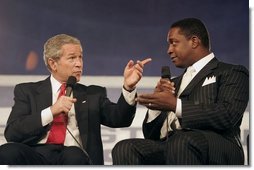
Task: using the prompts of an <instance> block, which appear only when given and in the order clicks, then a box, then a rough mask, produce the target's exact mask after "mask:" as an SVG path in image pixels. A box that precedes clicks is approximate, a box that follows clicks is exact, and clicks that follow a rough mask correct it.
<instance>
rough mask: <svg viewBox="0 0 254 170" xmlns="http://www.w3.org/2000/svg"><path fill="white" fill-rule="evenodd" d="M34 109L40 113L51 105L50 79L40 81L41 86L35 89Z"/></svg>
mask: <svg viewBox="0 0 254 170" xmlns="http://www.w3.org/2000/svg"><path fill="white" fill-rule="evenodd" d="M36 91H37V95H36V100H35V101H36V105H37V106H36V108H37V110H38V111H41V110H43V109H45V108H47V107H49V106H51V105H52V90H51V83H50V77H48V78H47V79H45V80H44V81H41V84H40V85H39V86H38V88H37V89H36Z"/></svg>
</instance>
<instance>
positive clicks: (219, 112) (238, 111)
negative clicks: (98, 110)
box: [143, 58, 249, 159]
mask: <svg viewBox="0 0 254 170" xmlns="http://www.w3.org/2000/svg"><path fill="white" fill-rule="evenodd" d="M182 76H183V75H181V76H179V77H176V78H175V79H173V82H175V86H176V93H177V92H178V90H179V87H180V83H181V79H182ZM208 78H210V80H212V79H213V80H215V81H210V82H209V81H208V80H207V79H208ZM205 81H206V82H208V84H204V82H205ZM179 98H180V99H181V100H182V118H180V119H179V121H180V124H181V127H182V128H183V129H190V130H199V131H200V132H202V133H203V134H204V136H205V137H206V139H207V140H208V145H209V157H210V159H218V157H220V156H221V155H217V154H218V153H219V152H218V150H219V148H220V147H228V146H227V143H225V142H224V141H227V142H231V143H234V144H235V146H236V147H237V146H239V147H240V148H241V143H240V139H239V138H240V125H241V122H242V117H243V114H244V111H245V109H246V107H247V104H248V101H249V73H248V70H247V69H246V68H244V67H243V66H240V65H231V64H226V63H223V62H219V61H218V60H217V59H216V58H214V59H212V60H211V61H210V62H209V63H208V64H207V65H206V66H205V67H204V68H203V69H201V70H200V72H199V73H198V74H197V75H196V76H195V77H194V78H193V80H192V81H191V82H190V83H189V84H188V86H187V87H186V88H185V90H184V91H183V92H182V93H181V95H180V96H179ZM165 119H166V113H165V112H162V114H160V116H158V117H157V118H156V119H155V120H153V121H152V122H150V123H146V120H147V115H146V118H145V120H144V122H143V133H144V136H145V138H149V139H153V140H159V137H160V128H161V127H162V124H163V122H164V121H165ZM218 135H219V136H221V137H222V138H223V139H227V140H222V141H220V138H217V136H218ZM218 143H219V145H218ZM234 151H235V150H234V148H229V149H228V155H231V154H234ZM239 156H240V157H241V156H242V155H239Z"/></svg>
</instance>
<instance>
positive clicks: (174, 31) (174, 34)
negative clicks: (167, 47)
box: [167, 28, 183, 41]
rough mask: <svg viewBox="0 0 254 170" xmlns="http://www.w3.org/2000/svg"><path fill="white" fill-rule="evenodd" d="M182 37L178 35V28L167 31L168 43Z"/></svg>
mask: <svg viewBox="0 0 254 170" xmlns="http://www.w3.org/2000/svg"><path fill="white" fill-rule="evenodd" d="M182 36H183V34H181V33H180V28H171V29H170V30H169V31H168V37H167V40H168V41H169V40H170V39H178V38H180V37H182Z"/></svg>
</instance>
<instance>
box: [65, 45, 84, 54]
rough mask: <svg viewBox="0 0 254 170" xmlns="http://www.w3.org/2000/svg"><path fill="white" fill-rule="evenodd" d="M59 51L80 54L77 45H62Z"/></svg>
mask: <svg viewBox="0 0 254 170" xmlns="http://www.w3.org/2000/svg"><path fill="white" fill-rule="evenodd" d="M61 49H62V50H63V52H64V53H73V52H82V48H81V46H80V45H79V44H64V45H63V46H62V48H61Z"/></svg>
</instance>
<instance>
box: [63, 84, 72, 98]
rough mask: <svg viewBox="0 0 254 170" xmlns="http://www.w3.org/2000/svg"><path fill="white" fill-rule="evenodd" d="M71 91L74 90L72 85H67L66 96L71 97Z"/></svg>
mask: <svg viewBox="0 0 254 170" xmlns="http://www.w3.org/2000/svg"><path fill="white" fill-rule="evenodd" d="M71 92H72V87H70V86H68V87H66V93H65V96H68V97H70V96H71Z"/></svg>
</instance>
